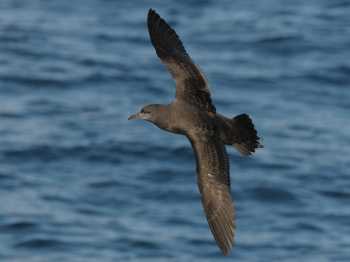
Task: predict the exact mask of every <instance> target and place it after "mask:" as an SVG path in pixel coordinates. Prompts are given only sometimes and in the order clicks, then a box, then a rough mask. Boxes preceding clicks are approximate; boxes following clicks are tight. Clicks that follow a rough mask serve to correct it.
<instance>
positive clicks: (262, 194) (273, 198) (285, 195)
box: [250, 186, 299, 204]
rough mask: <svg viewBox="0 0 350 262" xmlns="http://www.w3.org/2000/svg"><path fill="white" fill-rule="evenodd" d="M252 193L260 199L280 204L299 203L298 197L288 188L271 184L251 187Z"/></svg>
mask: <svg viewBox="0 0 350 262" xmlns="http://www.w3.org/2000/svg"><path fill="white" fill-rule="evenodd" d="M250 192H251V194H252V195H253V196H254V198H256V199H257V200H259V201H263V202H269V203H276V204H278V203H280V204H287V203H288V204H299V200H298V198H297V197H296V196H295V195H294V194H293V193H291V192H290V191H289V190H287V189H282V188H276V187H271V186H269V187H268V186H258V187H256V188H253V189H250Z"/></svg>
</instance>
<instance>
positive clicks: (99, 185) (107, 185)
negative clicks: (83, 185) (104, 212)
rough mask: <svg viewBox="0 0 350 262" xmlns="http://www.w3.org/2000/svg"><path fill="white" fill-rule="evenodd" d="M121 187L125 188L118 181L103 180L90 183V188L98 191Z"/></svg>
mask: <svg viewBox="0 0 350 262" xmlns="http://www.w3.org/2000/svg"><path fill="white" fill-rule="evenodd" d="M121 186H123V184H122V183H121V182H120V181H117V180H103V181H96V182H90V183H89V187H91V188H96V189H113V188H116V189H117V188H119V187H121Z"/></svg>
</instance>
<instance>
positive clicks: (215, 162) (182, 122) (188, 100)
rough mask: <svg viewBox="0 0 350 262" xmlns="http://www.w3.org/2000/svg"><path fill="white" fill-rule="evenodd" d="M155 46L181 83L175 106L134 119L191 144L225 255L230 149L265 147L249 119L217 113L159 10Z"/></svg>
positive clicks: (230, 212) (155, 107)
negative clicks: (181, 137) (187, 140)
mask: <svg viewBox="0 0 350 262" xmlns="http://www.w3.org/2000/svg"><path fill="white" fill-rule="evenodd" d="M147 24H148V31H149V35H150V38H151V42H152V44H153V46H154V48H155V50H156V53H157V55H158V57H159V58H160V59H161V61H162V63H163V64H165V66H166V67H167V69H168V70H169V72H170V74H171V75H172V77H173V78H174V79H175V82H176V95H175V100H174V101H172V102H171V103H170V104H168V105H160V104H151V105H147V106H145V107H143V108H142V109H141V111H140V112H139V113H137V114H134V115H131V116H130V117H129V120H131V119H143V120H146V121H149V122H151V123H153V124H155V125H156V126H158V127H159V128H161V129H164V130H166V131H169V132H171V133H176V134H182V135H185V136H186V137H187V138H188V139H189V141H190V142H191V145H192V148H193V151H194V154H195V157H196V164H197V180H198V187H199V191H200V194H201V199H202V204H203V207H204V212H205V215H206V217H207V220H208V224H209V228H210V230H211V232H212V234H213V236H214V238H215V240H216V242H217V244H218V246H219V247H220V249H221V251H222V252H223V254H224V255H227V254H228V253H229V251H230V250H231V247H232V245H233V242H234V234H235V210H234V205H233V201H232V198H231V192H230V174H229V171H230V170H229V158H228V155H227V153H226V150H225V145H233V146H234V147H235V148H236V149H237V150H238V151H239V152H240V153H241V154H242V155H250V154H252V153H253V152H255V149H257V148H260V147H262V144H261V143H260V142H259V139H260V138H259V137H258V136H257V132H256V130H255V128H254V125H253V123H252V120H251V119H250V117H249V116H248V115H247V114H241V115H238V116H236V117H233V118H228V117H225V116H223V115H220V114H219V113H217V112H216V109H215V106H214V105H213V102H212V100H211V98H210V92H209V88H208V83H207V81H206V79H205V77H204V75H203V73H202V72H201V71H200V69H199V68H198V66H196V65H195V63H194V62H193V61H192V59H191V57H190V56H189V55H188V53H187V52H186V50H185V48H184V46H183V44H182V42H181V40H180V38H179V37H178V35H177V34H176V32H175V31H174V30H173V29H172V28H171V27H170V26H169V25H168V24H167V23H166V22H165V21H164V19H162V18H161V17H160V16H159V15H158V14H157V13H156V12H155V11H154V10H152V9H150V10H149V12H148V18H147Z"/></svg>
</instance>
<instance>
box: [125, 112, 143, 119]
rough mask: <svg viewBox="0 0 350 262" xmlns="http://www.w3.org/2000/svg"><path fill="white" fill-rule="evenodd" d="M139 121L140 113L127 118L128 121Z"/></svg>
mask: <svg viewBox="0 0 350 262" xmlns="http://www.w3.org/2000/svg"><path fill="white" fill-rule="evenodd" d="M134 119H141V116H140V113H136V114H133V115H131V116H129V117H128V120H134Z"/></svg>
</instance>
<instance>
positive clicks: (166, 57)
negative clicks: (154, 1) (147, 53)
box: [147, 9, 216, 113]
mask: <svg viewBox="0 0 350 262" xmlns="http://www.w3.org/2000/svg"><path fill="white" fill-rule="evenodd" d="M147 24H148V31H149V35H150V38H151V42H152V44H153V46H154V48H155V50H156V53H157V55H158V57H159V58H160V59H161V61H162V62H163V63H164V64H165V66H166V67H167V68H168V70H169V72H170V74H171V75H172V77H173V78H174V79H175V81H176V99H178V100H183V101H186V102H188V103H190V104H192V105H194V106H196V107H198V108H200V109H203V110H206V111H208V112H211V113H215V112H216V109H215V106H214V105H213V103H212V101H211V98H210V91H209V89H208V85H207V81H206V79H205V78H204V76H203V74H202V73H201V71H200V70H199V68H198V67H197V66H196V65H195V64H194V63H193V61H192V59H191V57H190V56H189V55H188V54H187V52H186V50H185V48H184V46H183V44H182V42H181V40H180V38H179V36H178V35H177V34H176V32H175V31H174V30H173V29H172V28H171V27H170V26H169V25H168V24H167V23H166V22H165V21H164V19H162V18H161V17H160V16H159V15H158V14H157V13H156V12H155V11H154V10H152V9H150V10H149V12H148V18H147Z"/></svg>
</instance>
